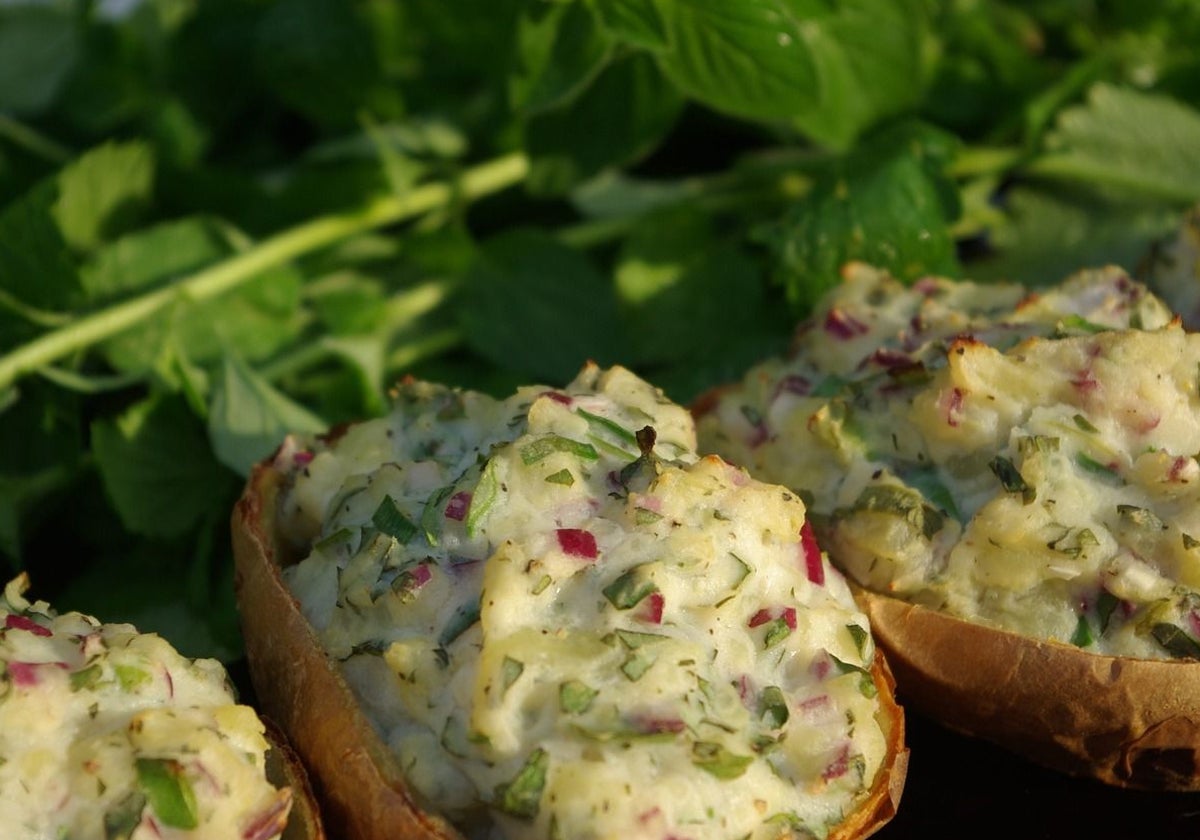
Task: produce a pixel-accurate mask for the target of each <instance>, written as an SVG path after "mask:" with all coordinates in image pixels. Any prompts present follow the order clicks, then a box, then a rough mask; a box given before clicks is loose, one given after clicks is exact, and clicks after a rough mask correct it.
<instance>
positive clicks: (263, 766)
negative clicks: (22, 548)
mask: <svg viewBox="0 0 1200 840" xmlns="http://www.w3.org/2000/svg"><path fill="white" fill-rule="evenodd" d="M27 586H28V578H27V577H26V576H25V575H21V576H19V577H18V578H16V579H14V580H13V581H11V582H10V583H9V584H8V586H7V587H5V589H4V592H3V596H2V597H0V824H3V826H4V836H5V837H10V838H13V840H37V838H44V837H71V838H75V840H217V838H234V837H236V838H241V840H323V838H324V834H323V833H322V830H321V823H320V819H319V817H318V815H317V813H316V810H315V807H314V805H313V802H312V794H311V791H310V790H309V788H308V785H307V781H306V777H305V773H304V770H303V767H302V765H300V764H299V762H298V761H296V760H295V758H294V757H293V756H292V755H291V753H290V751H289V749H288V747H287V745H286V741H285V739H284V738H283V737H282V735H281V734H280V733H278V732H277V731H275V730H273V728H272V727H271V725H270V724H269V723H268V722H266V721H263V720H261V719H260V718H259V717H258V715H257V714H256V713H255V711H254V710H253V709H251V708H250V707H249V706H246V705H240V704H238V703H237V702H236V699H235V697H234V692H233V689H232V687H231V684H230V682H229V679H228V676H227V675H226V673H225V670H224V669H223V668H222V667H221V665H220V663H218V662H216V661H215V660H211V659H189V658H187V657H184V656H182V655H180V654H179V653H178V652H177V651H176V650H175V649H174V648H173V647H171V645H170V644H169V643H168V642H167V641H166V640H164V639H163V638H161V637H159V636H157V635H155V634H151V633H140V632H138V631H137V630H136V629H135V628H134V627H133V626H131V625H129V624H116V623H103V622H100V621H99V620H97V619H95V618H93V617H92V616H88V615H84V614H82V613H78V612H69V613H58V612H57V611H55V610H54V609H52V608H51V607H50V605H49V604H47V603H46V602H45V601H30V600H28V599H26V598H25V597H24V591H25V589H26V588H27Z"/></svg>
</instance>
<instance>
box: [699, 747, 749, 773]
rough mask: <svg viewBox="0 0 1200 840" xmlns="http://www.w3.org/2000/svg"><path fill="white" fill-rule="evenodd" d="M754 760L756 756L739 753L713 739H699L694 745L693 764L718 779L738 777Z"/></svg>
mask: <svg viewBox="0 0 1200 840" xmlns="http://www.w3.org/2000/svg"><path fill="white" fill-rule="evenodd" d="M753 761H754V756H751V755H738V754H737V753H733V752H730V751H729V750H727V749H725V747H724V746H723V745H721V744H718V743H716V742H713V741H697V742H696V743H695V744H693V745H692V764H695V765H696V766H697V767H699V768H700V769H701V770H703V771H704V772H706V773H709V774H711V775H713V776H716V777H717V778H718V779H736V778H737V777H739V776H741V775H742V774H743V773H745V772H746V768H747V767H749V766H750V764H751V762H753Z"/></svg>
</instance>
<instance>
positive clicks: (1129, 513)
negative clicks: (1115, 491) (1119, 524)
mask: <svg viewBox="0 0 1200 840" xmlns="http://www.w3.org/2000/svg"><path fill="white" fill-rule="evenodd" d="M1117 513H1118V514H1119V515H1120V517H1121V519H1122V520H1123V521H1125V522H1128V523H1129V524H1130V525H1134V526H1136V527H1138V528H1143V529H1146V530H1153V531H1165V530H1167V523H1165V522H1163V521H1162V520H1161V519H1159V518H1158V516H1157V515H1156V514H1154V513H1153V512H1152V511H1149V510H1146V509H1145V508H1140V507H1137V506H1136V505H1117Z"/></svg>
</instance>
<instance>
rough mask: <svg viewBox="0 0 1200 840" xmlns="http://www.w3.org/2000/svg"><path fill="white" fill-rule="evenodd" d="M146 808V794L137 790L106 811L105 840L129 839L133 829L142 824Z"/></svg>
mask: <svg viewBox="0 0 1200 840" xmlns="http://www.w3.org/2000/svg"><path fill="white" fill-rule="evenodd" d="M145 809H146V795H145V794H143V793H142V792H141V791H136V790H135V791H132V792H131V793H130V794H129V795H128V796H126V797H125V798H124V799H122V800H121V801H120V802H118V803H117V804H116V805H114V806H113V807H111V808H109V809H108V810H107V811H105V812H104V840H129V838H130V837H131V836H132V835H133V830H134V829H135V828H137V827H138V825H139V824H141V822H142V812H143V811H144V810H145Z"/></svg>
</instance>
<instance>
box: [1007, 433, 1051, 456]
mask: <svg viewBox="0 0 1200 840" xmlns="http://www.w3.org/2000/svg"><path fill="white" fill-rule="evenodd" d="M1058 445H1059V439H1058V438H1056V437H1051V436H1050V435H1026V436H1025V437H1022V438H1021V439H1020V440H1018V441H1017V451H1018V452H1020V453H1021V457H1022V458H1028V457H1030V456H1031V455H1034V454H1037V453H1039V452H1057V451H1058Z"/></svg>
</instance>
